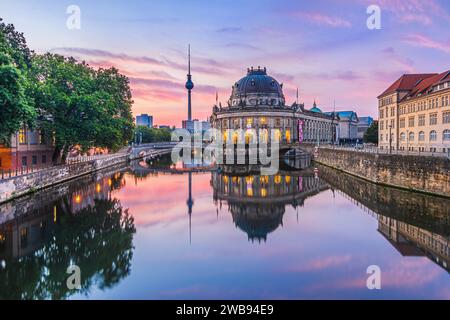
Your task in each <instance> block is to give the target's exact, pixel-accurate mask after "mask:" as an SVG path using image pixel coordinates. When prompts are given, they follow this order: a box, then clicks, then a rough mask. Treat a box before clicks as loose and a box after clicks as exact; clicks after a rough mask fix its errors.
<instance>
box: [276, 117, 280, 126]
mask: <svg viewBox="0 0 450 320" xmlns="http://www.w3.org/2000/svg"><path fill="white" fill-rule="evenodd" d="M275 126H276V127H281V119H280V118H276V119H275Z"/></svg>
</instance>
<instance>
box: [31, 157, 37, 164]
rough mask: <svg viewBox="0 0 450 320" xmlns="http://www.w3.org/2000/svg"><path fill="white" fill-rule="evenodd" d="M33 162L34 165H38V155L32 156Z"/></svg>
mask: <svg viewBox="0 0 450 320" xmlns="http://www.w3.org/2000/svg"><path fill="white" fill-rule="evenodd" d="M31 164H32V165H33V166H35V165H37V156H32V157H31Z"/></svg>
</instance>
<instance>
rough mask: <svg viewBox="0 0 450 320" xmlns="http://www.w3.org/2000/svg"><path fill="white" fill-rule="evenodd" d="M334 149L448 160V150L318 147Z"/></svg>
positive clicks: (320, 147) (449, 157) (449, 155)
mask: <svg viewBox="0 0 450 320" xmlns="http://www.w3.org/2000/svg"><path fill="white" fill-rule="evenodd" d="M322 148H323V149H334V150H347V151H354V152H362V153H375V154H393V155H400V156H408V155H409V156H424V157H439V158H448V159H450V148H448V150H449V151H448V152H429V151H408V150H391V151H389V150H385V149H384V150H381V149H379V148H377V147H351V146H340V145H320V146H319V149H322Z"/></svg>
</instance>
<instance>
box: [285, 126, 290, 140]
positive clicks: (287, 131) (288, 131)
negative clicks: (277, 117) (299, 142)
mask: <svg viewBox="0 0 450 320" xmlns="http://www.w3.org/2000/svg"><path fill="white" fill-rule="evenodd" d="M285 135H286V142H287V143H291V130H289V129H286V134H285Z"/></svg>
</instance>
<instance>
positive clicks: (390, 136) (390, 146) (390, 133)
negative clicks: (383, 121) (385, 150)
mask: <svg viewBox="0 0 450 320" xmlns="http://www.w3.org/2000/svg"><path fill="white" fill-rule="evenodd" d="M389 154H392V124H390V125H389Z"/></svg>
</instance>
